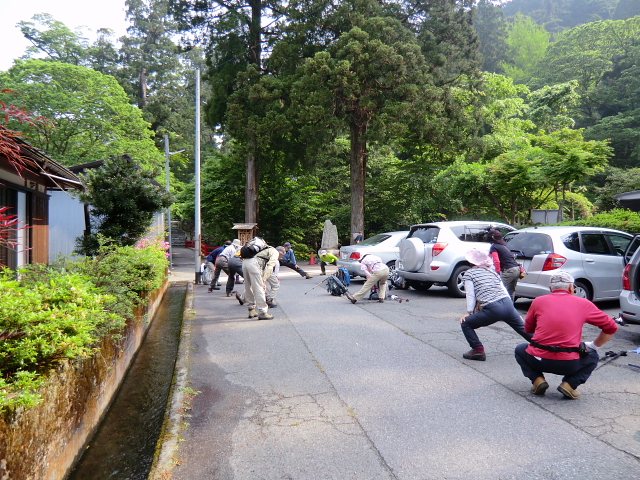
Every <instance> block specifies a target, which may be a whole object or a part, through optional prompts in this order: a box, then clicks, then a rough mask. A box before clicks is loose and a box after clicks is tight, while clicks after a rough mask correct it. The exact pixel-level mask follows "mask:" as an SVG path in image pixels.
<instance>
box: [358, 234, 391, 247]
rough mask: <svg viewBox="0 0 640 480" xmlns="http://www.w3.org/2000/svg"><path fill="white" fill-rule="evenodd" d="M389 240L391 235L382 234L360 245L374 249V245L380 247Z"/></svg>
mask: <svg viewBox="0 0 640 480" xmlns="http://www.w3.org/2000/svg"><path fill="white" fill-rule="evenodd" d="M387 238H391V235H385V234H384V233H380V234H378V235H374V236H373V237H370V238H367V239H366V240H365V241H364V242H360V243H359V244H358V245H368V246H369V247H372V246H373V245H378V244H380V243H382V242H384V241H385V240H386V239H387Z"/></svg>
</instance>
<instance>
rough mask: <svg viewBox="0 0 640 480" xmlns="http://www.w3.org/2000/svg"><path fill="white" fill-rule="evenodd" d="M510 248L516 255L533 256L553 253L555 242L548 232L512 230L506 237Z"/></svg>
mask: <svg viewBox="0 0 640 480" xmlns="http://www.w3.org/2000/svg"><path fill="white" fill-rule="evenodd" d="M504 241H505V242H507V247H509V250H511V251H512V252H514V253H515V254H516V256H519V257H525V258H531V257H533V256H534V255H540V254H541V253H553V242H552V240H551V237H550V236H549V235H547V234H546V233H537V232H512V233H509V234H507V236H506V237H504Z"/></svg>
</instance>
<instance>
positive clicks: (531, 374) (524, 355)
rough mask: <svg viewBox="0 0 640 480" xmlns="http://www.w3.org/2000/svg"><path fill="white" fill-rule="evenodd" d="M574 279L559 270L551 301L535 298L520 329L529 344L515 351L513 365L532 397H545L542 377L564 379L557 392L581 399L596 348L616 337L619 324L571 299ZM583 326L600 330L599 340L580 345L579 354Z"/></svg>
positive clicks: (595, 360) (584, 302)
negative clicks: (528, 383)
mask: <svg viewBox="0 0 640 480" xmlns="http://www.w3.org/2000/svg"><path fill="white" fill-rule="evenodd" d="M573 283H574V279H573V276H572V275H571V274H570V273H568V272H564V271H562V270H560V271H558V272H557V273H556V274H555V275H552V276H551V279H550V281H549V290H550V291H551V294H550V295H543V296H541V297H537V298H536V299H534V300H533V302H532V303H531V307H530V308H529V311H528V312H527V318H526V320H525V324H524V329H525V330H526V331H527V332H529V333H533V338H532V339H531V342H530V344H527V343H523V344H521V345H518V346H517V347H516V350H515V356H516V361H517V362H518V365H520V368H521V369H522V373H523V375H524V376H525V377H527V378H529V380H531V383H532V387H531V393H533V394H534V395H544V394H545V392H546V391H547V388H549V384H548V383H547V380H546V379H545V377H544V374H545V373H554V374H556V375H563V377H562V383H561V384H560V386H558V391H559V392H560V393H562V395H564V396H565V397H566V398H569V399H572V400H575V399H576V398H578V397H579V396H580V392H578V390H577V388H578V387H579V386H580V385H582V384H583V383H586V381H587V380H588V378H589V377H590V376H591V373H592V372H593V371H594V370H595V368H596V366H597V365H598V360H599V359H600V357H599V355H598V348H599V347H602V346H603V345H604V344H605V343H607V342H608V341H609V340H610V339H611V337H613V335H614V334H615V333H616V332H617V331H618V324H617V323H616V322H615V320H614V319H613V318H611V317H610V316H609V315H607V314H606V313H604V312H603V311H602V310H600V309H599V308H598V307H596V306H595V305H594V304H593V303H591V302H590V301H589V300H587V299H585V298H580V297H576V296H575V295H574V293H575V286H574V284H573ZM585 323H588V324H590V325H594V326H596V327H598V328H600V330H601V331H600V334H599V335H598V337H597V338H596V339H595V340H593V341H592V342H587V343H586V344H585V347H586V351H584V350H583V354H582V355H584V356H582V355H581V354H580V343H581V341H582V327H583V325H584V324H585Z"/></svg>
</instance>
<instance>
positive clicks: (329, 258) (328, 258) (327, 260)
mask: <svg viewBox="0 0 640 480" xmlns="http://www.w3.org/2000/svg"><path fill="white" fill-rule="evenodd" d="M318 254H319V256H320V272H322V273H320V275H326V274H327V270H326V267H327V265H328V264H331V265H337V264H338V257H336V256H335V255H331V254H330V253H329V252H327V251H326V250H325V249H324V248H323V249H322V250H320V251H319V252H318Z"/></svg>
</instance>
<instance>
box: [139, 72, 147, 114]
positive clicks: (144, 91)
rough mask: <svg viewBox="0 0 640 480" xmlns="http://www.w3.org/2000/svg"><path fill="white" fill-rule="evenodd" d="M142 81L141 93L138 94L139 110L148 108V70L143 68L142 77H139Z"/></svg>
mask: <svg viewBox="0 0 640 480" xmlns="http://www.w3.org/2000/svg"><path fill="white" fill-rule="evenodd" d="M138 79H139V81H140V91H139V92H138V97H139V101H138V108H139V109H140V110H142V109H144V108H145V107H146V106H147V69H146V68H142V70H140V76H139V77H138Z"/></svg>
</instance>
